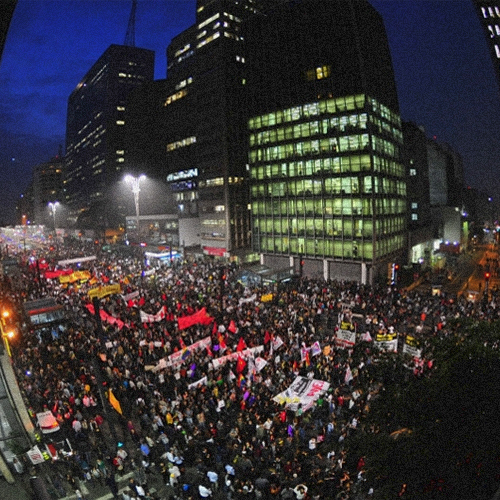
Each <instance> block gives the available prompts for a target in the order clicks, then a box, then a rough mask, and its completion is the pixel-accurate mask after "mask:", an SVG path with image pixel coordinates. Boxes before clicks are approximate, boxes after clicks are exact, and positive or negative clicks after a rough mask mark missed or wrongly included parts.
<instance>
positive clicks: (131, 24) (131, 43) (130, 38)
mask: <svg viewBox="0 0 500 500" xmlns="http://www.w3.org/2000/svg"><path fill="white" fill-rule="evenodd" d="M136 8H137V0H132V10H131V11H130V17H129V18H128V26H127V34H126V35H125V42H124V44H123V45H127V46H128V47H135V10H136Z"/></svg>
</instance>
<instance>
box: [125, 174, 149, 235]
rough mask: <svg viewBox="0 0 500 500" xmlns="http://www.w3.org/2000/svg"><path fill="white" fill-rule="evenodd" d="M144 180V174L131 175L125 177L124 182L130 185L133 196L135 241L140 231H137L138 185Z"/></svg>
mask: <svg viewBox="0 0 500 500" xmlns="http://www.w3.org/2000/svg"><path fill="white" fill-rule="evenodd" d="M144 180H146V176H145V175H144V174H142V175H139V177H134V176H133V175H126V176H125V182H127V183H128V184H130V186H131V187H132V193H133V194H134V203H135V217H136V231H137V239H138V240H139V239H140V231H139V193H140V192H141V188H140V183H141V181H144Z"/></svg>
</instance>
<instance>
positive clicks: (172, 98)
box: [163, 89, 188, 106]
mask: <svg viewBox="0 0 500 500" xmlns="http://www.w3.org/2000/svg"><path fill="white" fill-rule="evenodd" d="M187 93H188V91H187V90H185V89H184V90H179V92H176V93H175V94H172V95H170V96H168V97H167V100H166V101H165V103H164V104H163V105H164V106H168V105H169V104H172V103H173V102H175V101H178V100H179V99H182V98H183V97H185V96H187Z"/></svg>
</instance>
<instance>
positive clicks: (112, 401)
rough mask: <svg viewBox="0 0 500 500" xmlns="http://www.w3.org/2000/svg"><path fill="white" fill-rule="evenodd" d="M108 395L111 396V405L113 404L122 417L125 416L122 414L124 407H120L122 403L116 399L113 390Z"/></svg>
mask: <svg viewBox="0 0 500 500" xmlns="http://www.w3.org/2000/svg"><path fill="white" fill-rule="evenodd" d="M108 395H109V403H110V404H111V406H112V407H113V408H114V409H115V410H116V411H117V412H118V413H119V414H120V415H123V413H122V407H121V406H120V401H118V399H116V398H115V395H114V394H113V392H112V391H111V389H110V390H109V392H108Z"/></svg>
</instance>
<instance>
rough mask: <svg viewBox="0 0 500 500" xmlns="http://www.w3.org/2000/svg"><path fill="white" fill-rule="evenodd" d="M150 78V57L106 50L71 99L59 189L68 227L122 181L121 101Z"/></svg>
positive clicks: (126, 49) (137, 52)
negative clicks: (62, 183)
mask: <svg viewBox="0 0 500 500" xmlns="http://www.w3.org/2000/svg"><path fill="white" fill-rule="evenodd" d="M153 77H154V51H151V50H146V49H141V48H137V47H131V46H124V45H110V47H109V48H108V49H107V50H106V51H105V52H104V54H103V55H102V56H101V57H100V58H99V60H98V61H97V62H96V63H95V64H94V65H93V66H92V68H91V69H90V70H89V72H88V73H87V74H86V75H85V76H84V78H83V79H82V80H81V81H80V83H79V84H78V85H77V87H76V88H75V90H74V91H73V92H72V93H71V95H70V97H69V99H68V113H67V124H66V179H65V183H64V197H65V199H64V203H66V204H67V205H68V209H69V211H70V217H69V219H70V221H72V222H76V220H77V218H78V216H79V215H81V214H82V213H84V212H85V211H87V210H89V208H90V207H92V206H93V205H99V204H101V205H102V203H103V202H104V201H105V200H106V197H107V196H108V194H109V193H110V191H111V190H112V189H113V187H114V184H115V183H116V182H117V181H118V180H120V179H121V178H122V176H123V170H124V165H125V164H126V158H125V152H126V144H125V133H124V131H125V123H126V118H125V117H126V111H127V110H126V106H127V97H128V96H129V94H130V92H131V91H132V90H134V89H135V88H137V87H138V86H140V85H142V84H144V83H145V82H149V81H152V80H153ZM61 201H62V200H61Z"/></svg>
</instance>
